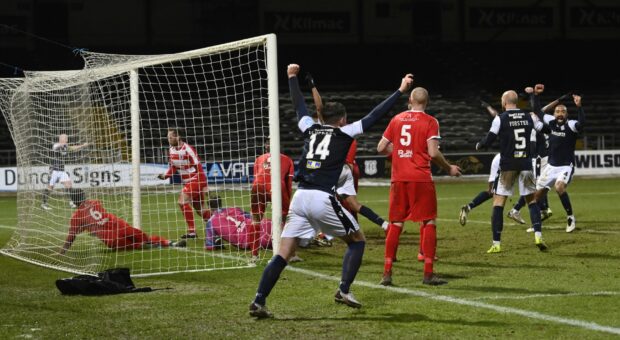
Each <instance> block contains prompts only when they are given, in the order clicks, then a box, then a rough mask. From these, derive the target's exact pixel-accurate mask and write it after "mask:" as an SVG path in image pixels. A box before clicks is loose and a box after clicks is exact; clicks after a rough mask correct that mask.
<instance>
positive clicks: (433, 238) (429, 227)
mask: <svg viewBox="0 0 620 340" xmlns="http://www.w3.org/2000/svg"><path fill="white" fill-rule="evenodd" d="M423 247H424V248H423V249H424V276H425V277H429V276H431V275H433V261H434V258H435V251H436V249H437V230H436V228H435V225H434V224H430V223H427V224H426V225H425V226H424V244H423Z"/></svg>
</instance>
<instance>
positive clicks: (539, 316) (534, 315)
mask: <svg viewBox="0 0 620 340" xmlns="http://www.w3.org/2000/svg"><path fill="white" fill-rule="evenodd" d="M287 269H288V270H291V271H294V272H298V273H301V274H305V275H309V276H314V277H318V278H321V279H325V280H330V281H336V282H339V281H340V278H339V277H335V276H330V275H326V274H321V273H318V272H315V271H311V270H307V269H301V268H296V267H291V266H287ZM353 284H354V285H356V286H362V287H367V288H372V289H383V290H387V291H391V292H395V293H401V294H407V295H411V296H417V297H422V298H427V299H431V300H437V301H442V302H449V303H454V304H458V305H464V306H470V307H476V308H481V309H489V310H492V311H496V312H499V313H504V314H516V315H520V316H523V317H526V318H529V319H534V320H537V321H539V320H545V321H550V322H555V323H559V324H564V325H569V326H575V327H580V328H584V329H588V330H592V331H599V332H606V333H612V334H618V335H620V328H617V327H610V326H603V325H599V324H597V323H595V322H589V321H582V320H575V319H567V318H562V317H558V316H553V315H548V314H543V313H539V312H534V311H529V310H525V309H519V308H513V307H503V306H496V305H492V304H489V303H485V302H479V301H471V300H465V299H461V298H456V297H451V296H445V295H436V294H430V293H426V292H422V291H419V290H412V289H407V288H399V287H393V286H388V287H386V286H382V285H379V284H375V283H370V282H365V281H355V282H354V283H353Z"/></svg>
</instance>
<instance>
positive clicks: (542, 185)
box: [536, 84, 585, 233]
mask: <svg viewBox="0 0 620 340" xmlns="http://www.w3.org/2000/svg"><path fill="white" fill-rule="evenodd" d="M536 87H537V88H540V92H542V90H544V85H542V84H538V85H536ZM572 98H573V101H574V102H575V106H577V120H572V119H570V120H569V119H568V112H567V109H566V106H565V105H563V104H559V105H557V106H555V110H554V112H553V115H549V114H545V115H544V116H543V119H544V123H545V129H546V130H547V131H548V133H549V162H548V165H547V167H546V168H545V169H544V170H543V172H542V174H541V176H540V177H539V178H538V181H537V183H536V189H537V192H536V197H537V198H538V197H541V196H543V195H546V194H547V192H548V191H549V187H550V186H551V185H553V186H554V187H555V191H556V192H557V193H558V196H559V197H560V202H562V206H563V207H564V210H565V211H566V215H567V217H566V232H567V233H570V232H572V231H573V230H575V216H574V215H573V207H572V204H571V202H570V199H569V197H568V192H566V187H567V186H568V184H569V183H570V181H571V179H572V177H573V173H574V172H575V170H574V165H573V161H574V159H575V143H576V141H577V138H578V137H579V134H581V132H582V131H583V127H584V125H585V113H584V111H583V107H582V106H581V96H580V95H576V94H573V95H572ZM547 107H549V106H547Z"/></svg>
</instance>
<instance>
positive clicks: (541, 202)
mask: <svg viewBox="0 0 620 340" xmlns="http://www.w3.org/2000/svg"><path fill="white" fill-rule="evenodd" d="M544 89H545V87H544V85H542V84H536V86H534V87H526V88H525V93H527V94H528V95H529V96H530V106H531V109H532V111H534V113H536V116H537V117H538V118H539V119H540V120H541V121H542V120H543V111H542V110H547V109H548V108H549V107H550V106H549V105H547V106H546V107H545V108H542V110H541V106H540V99H539V98H540V97H539V95H540V94H541V93H542V92H543V91H544ZM568 96H569V95H563V96H562V97H560V100H561V99H564V98H567V97H568ZM555 103H556V104H557V102H555ZM543 130H546V129H543ZM533 156H535V159H534V171H535V177H536V178H538V177H540V175H541V174H542V173H543V172H544V171H545V169H546V168H547V165H548V160H549V134H547V133H545V132H544V131H539V132H536V154H535V155H533ZM536 203H537V204H538V207H540V216H541V221H544V220H546V219H548V218H549V217H551V215H553V212H552V211H551V208H550V207H549V201H548V199H547V195H546V194H544V195H540V196H537V197H536ZM523 206H525V198H524V197H523V196H521V197H519V200H518V201H517V203H516V204H515V205H514V206H513V207H512V209H510V211H508V218H511V219H512V220H514V221H515V222H517V223H520V224H525V220H524V219H523V218H522V217H521V214H520V213H519V210H521V208H523ZM528 231H534V229H533V228H529V229H528Z"/></svg>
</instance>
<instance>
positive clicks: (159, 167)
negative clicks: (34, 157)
mask: <svg viewBox="0 0 620 340" xmlns="http://www.w3.org/2000/svg"><path fill="white" fill-rule="evenodd" d="M494 155H495V154H494V153H455V154H446V155H445V156H446V158H447V159H448V160H449V161H450V162H451V163H455V164H458V165H459V166H460V167H461V169H463V174H464V175H488V174H489V171H490V168H491V161H492V160H493V156H494ZM356 162H357V164H358V166H359V167H360V174H361V177H362V178H389V176H390V166H391V162H390V161H388V160H387V159H386V158H385V157H383V156H368V157H365V156H362V157H358V158H357V159H356ZM574 165H575V176H584V175H586V176H587V175H602V176H605V175H607V176H613V175H620V150H592V151H577V152H576V154H575V162H574ZM167 168H168V166H167V165H166V164H142V165H141V166H140V185H142V186H151V185H166V184H171V183H180V178H178V177H174V178H172V179H169V180H159V179H157V175H158V174H160V173H164V172H166V170H167ZM203 168H204V170H205V174H206V175H207V179H208V182H209V183H251V182H252V180H253V176H252V175H253V173H254V162H243V161H238V162H216V163H205V164H203ZM26 170H28V171H26ZM432 170H433V175H435V176H442V175H446V174H445V172H443V171H441V170H440V169H438V168H436V167H435V166H433V169H432ZM66 171H67V172H68V173H69V176H70V177H71V180H72V181H73V187H76V188H89V187H122V186H127V187H128V186H130V185H131V183H132V173H131V165H130V164H82V165H67V166H66ZM49 179H50V172H49V168H48V167H46V166H37V167H30V168H27V169H25V168H20V169H18V168H16V167H6V168H0V191H6V192H16V191H17V186H18V184H19V185H20V186H22V188H24V187H25V188H27V189H28V190H43V188H45V186H46V185H47V184H48V183H49ZM58 185H60V184H58Z"/></svg>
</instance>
